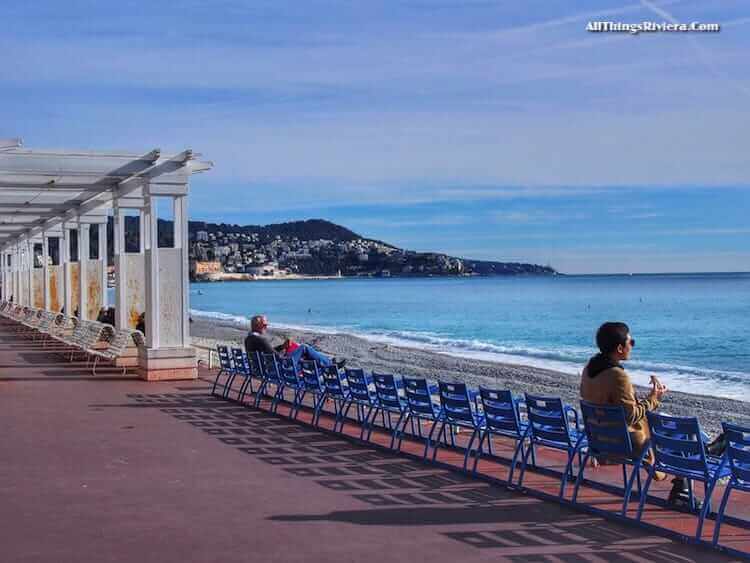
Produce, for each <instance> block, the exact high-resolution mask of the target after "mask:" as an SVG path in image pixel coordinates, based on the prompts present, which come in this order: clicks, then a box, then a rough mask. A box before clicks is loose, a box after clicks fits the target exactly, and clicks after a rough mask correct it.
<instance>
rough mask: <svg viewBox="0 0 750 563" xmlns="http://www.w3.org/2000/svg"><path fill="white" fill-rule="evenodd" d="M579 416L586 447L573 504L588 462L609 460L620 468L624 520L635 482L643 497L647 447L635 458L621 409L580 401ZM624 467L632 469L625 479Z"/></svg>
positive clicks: (618, 406)
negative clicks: (592, 459) (580, 414)
mask: <svg viewBox="0 0 750 563" xmlns="http://www.w3.org/2000/svg"><path fill="white" fill-rule="evenodd" d="M581 413H582V414H583V428H584V430H585V432H586V442H587V447H586V453H585V454H584V456H583V461H582V462H581V466H580V468H579V470H578V477H577V478H576V486H575V488H574V489H573V498H572V501H573V502H576V500H577V499H578V489H579V488H580V486H581V482H582V481H583V474H584V471H585V470H586V466H587V465H588V461H589V459H590V458H591V457H592V456H593V457H594V458H595V459H597V460H602V459H609V460H611V461H616V462H618V463H621V464H622V483H623V487H624V492H623V500H622V510H621V511H620V514H622V515H623V516H626V515H627V513H628V503H629V502H630V496H631V491H632V489H633V482H634V481H637V482H638V494H639V495H640V494H642V493H643V490H642V487H641V473H640V469H641V467H642V466H643V460H644V459H645V458H646V455H648V450H649V446H648V443H647V444H645V445H644V447H643V450H642V451H641V453H640V455H636V454H635V452H634V451H633V442H632V440H631V439H630V432H629V431H628V423H627V419H626V418H625V409H624V408H623V407H622V405H597V404H594V403H589V402H586V401H581ZM626 465H630V466H632V468H633V469H632V470H631V472H630V476H628V475H627V470H626V468H625V466H626Z"/></svg>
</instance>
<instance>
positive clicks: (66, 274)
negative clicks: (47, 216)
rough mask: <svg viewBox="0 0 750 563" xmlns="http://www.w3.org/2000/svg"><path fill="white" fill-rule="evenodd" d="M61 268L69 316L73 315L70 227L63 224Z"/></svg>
mask: <svg viewBox="0 0 750 563" xmlns="http://www.w3.org/2000/svg"><path fill="white" fill-rule="evenodd" d="M60 270H61V272H62V280H63V309H64V310H65V314H66V315H68V316H72V315H73V284H72V280H71V277H72V276H71V265H70V228H69V227H68V226H67V225H63V230H62V238H61V239H60Z"/></svg>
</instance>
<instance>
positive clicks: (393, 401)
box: [367, 372, 409, 449]
mask: <svg viewBox="0 0 750 563" xmlns="http://www.w3.org/2000/svg"><path fill="white" fill-rule="evenodd" d="M372 381H373V383H375V395H376V397H377V400H378V403H377V406H376V407H375V410H374V411H373V414H372V419H371V424H370V428H369V430H368V432H367V440H369V439H370V436H371V435H372V429H373V426H374V424H375V420H376V419H377V417H378V413H380V416H381V418H382V421H383V428H385V427H386V424H387V427H388V430H390V432H391V445H390V448H391V449H393V446H394V444H395V443H396V439H397V438H400V436H401V435H400V433H399V432H400V431H399V428H400V427H401V422H402V421H403V420H404V418H405V417H406V415H407V413H408V412H409V408H408V406H407V405H406V401H405V400H404V399H402V398H401V395H400V394H399V391H398V389H399V386H398V382H397V381H396V378H395V377H394V376H393V375H391V374H389V373H376V372H372ZM402 387H403V385H402ZM393 415H397V416H398V418H397V419H396V424H395V426H394V424H393V419H392V416H393ZM386 421H387V423H386ZM400 445H401V441H400V440H399V447H400Z"/></svg>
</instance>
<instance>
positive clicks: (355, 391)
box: [344, 368, 378, 440]
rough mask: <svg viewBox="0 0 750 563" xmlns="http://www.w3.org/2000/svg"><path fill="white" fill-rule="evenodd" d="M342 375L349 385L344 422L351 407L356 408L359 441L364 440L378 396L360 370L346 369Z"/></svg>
mask: <svg viewBox="0 0 750 563" xmlns="http://www.w3.org/2000/svg"><path fill="white" fill-rule="evenodd" d="M344 373H345V374H346V381H347V383H348V385H349V400H348V403H347V405H346V407H345V409H344V420H346V417H347V416H348V414H349V410H350V409H351V408H352V406H354V407H356V411H357V422H358V423H359V424H360V426H361V430H360V433H359V438H360V440H361V439H363V438H364V436H365V433H368V434H369V430H370V425H371V424H372V422H371V418H372V417H373V412H374V411H375V409H376V407H377V406H378V396H377V393H376V392H375V391H374V390H373V389H371V388H370V384H371V380H370V379H369V378H368V377H367V375H365V372H364V370H363V369H362V368H347V369H346V370H345V372H344ZM376 414H377V413H376Z"/></svg>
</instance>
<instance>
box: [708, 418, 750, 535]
mask: <svg viewBox="0 0 750 563" xmlns="http://www.w3.org/2000/svg"><path fill="white" fill-rule="evenodd" d="M721 426H722V427H723V429H724V439H725V440H726V444H727V446H726V451H725V452H724V459H723V461H724V463H725V465H726V466H728V467H729V470H730V471H731V472H732V476H731V477H730V479H729V483H727V488H726V489H724V494H723V495H722V497H721V504H720V505H719V512H717V513H716V526H714V538H713V544H714V545H716V544H717V543H719V530H720V528H721V523H722V521H723V520H724V511H725V510H726V508H727V502H729V495H730V494H731V493H732V491H733V490H737V491H742V492H745V493H750V427H747V426H738V425H737V424H731V423H729V422H722V424H721Z"/></svg>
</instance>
